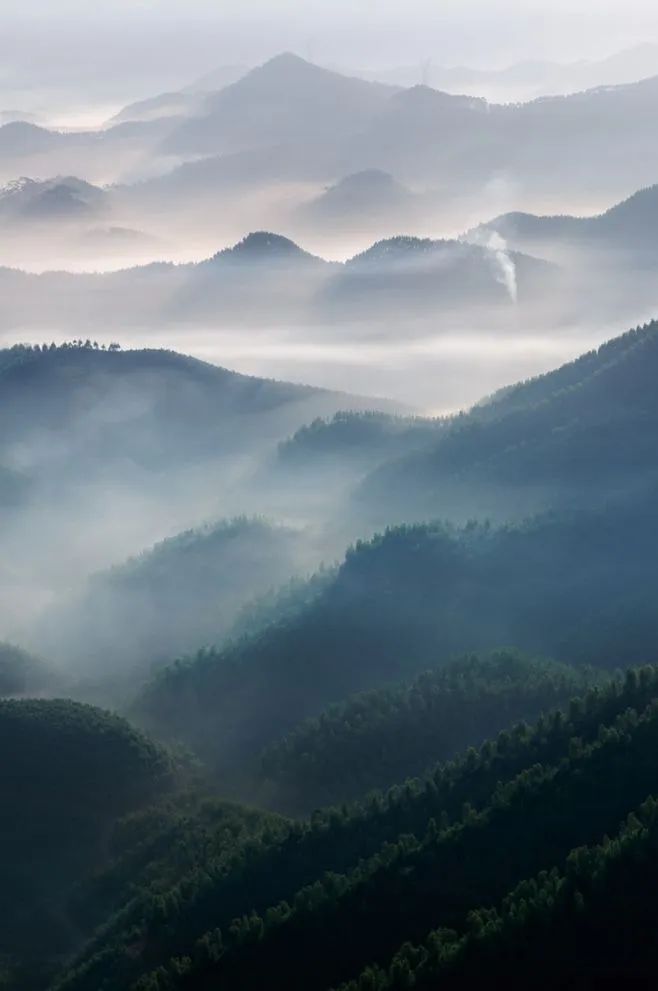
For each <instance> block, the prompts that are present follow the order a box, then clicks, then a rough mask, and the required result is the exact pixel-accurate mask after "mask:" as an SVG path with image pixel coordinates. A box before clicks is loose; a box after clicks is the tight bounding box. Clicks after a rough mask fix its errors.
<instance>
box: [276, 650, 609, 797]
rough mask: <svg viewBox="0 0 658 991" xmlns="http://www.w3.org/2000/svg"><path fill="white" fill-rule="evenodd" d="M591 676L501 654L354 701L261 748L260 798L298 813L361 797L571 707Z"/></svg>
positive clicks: (463, 662) (474, 658) (461, 663)
mask: <svg viewBox="0 0 658 991" xmlns="http://www.w3.org/2000/svg"><path fill="white" fill-rule="evenodd" d="M598 676H599V678H601V679H602V678H603V677H604V676H603V674H602V673H601V672H599V673H598ZM593 677H594V672H589V671H585V670H581V671H578V670H576V669H574V668H569V667H567V666H566V665H560V664H556V663H554V662H549V661H539V660H535V659H530V658H526V657H523V656H521V655H520V654H518V653H517V652H515V651H511V650H501V651H497V652H495V653H494V654H492V655H491V657H484V658H479V657H477V656H470V657H465V658H463V659H461V660H459V661H455V662H454V663H452V664H448V665H446V666H445V667H443V668H439V669H438V670H435V671H427V672H425V673H424V674H422V675H420V676H419V677H418V678H416V679H415V680H414V681H412V682H410V683H403V684H401V685H395V686H391V687H389V688H380V689H377V690H375V691H372V692H364V693H363V694H361V695H355V696H352V697H350V698H349V699H347V700H346V701H345V702H343V703H341V704H337V705H334V706H331V707H330V708H329V709H327V710H326V711H325V712H323V713H322V714H321V715H320V716H319V717H318V718H317V719H310V720H307V721H306V722H304V723H302V724H301V725H300V726H298V727H296V728H295V729H294V730H292V731H291V732H290V733H289V734H287V735H286V736H285V737H284V738H283V739H282V740H280V741H277V742H276V743H273V744H271V745H270V746H269V747H267V749H266V750H265V751H264V753H263V754H262V755H261V758H260V768H259V779H260V785H261V788H262V795H263V799H264V800H265V801H266V802H269V803H271V802H274V803H276V804H277V806H282V807H283V808H285V809H286V810H290V811H292V812H296V813H300V812H306V813H310V812H311V811H312V810H313V809H315V808H319V807H321V806H327V805H339V804H341V803H342V802H345V801H348V800H355V799H359V798H361V797H363V796H364V795H366V794H367V793H368V792H369V791H371V790H373V789H375V788H386V787H389V786H391V785H393V784H395V783H396V782H398V781H404V780H406V779H407V778H411V777H416V776H418V775H419V774H421V773H422V772H423V771H425V770H426V769H427V768H428V767H429V766H430V765H431V764H433V763H435V762H436V761H439V760H447V759H450V758H452V757H453V756H454V755H455V754H456V753H458V751H460V750H466V749H467V748H468V747H471V746H475V745H479V744H480V743H481V742H482V741H483V740H485V739H486V738H487V737H490V736H493V735H494V734H495V733H497V732H498V731H499V730H502V729H504V728H505V727H507V726H511V725H512V724H513V723H515V722H517V721H518V720H520V719H531V718H534V717H535V716H536V715H537V714H538V713H539V712H540V711H542V710H544V711H545V710H546V709H549V708H552V707H554V706H556V705H558V704H559V703H564V702H566V701H568V699H569V698H571V697H573V696H575V695H577V694H580V692H581V691H582V689H583V688H584V687H585V686H586V685H587V683H588V681H591V680H592V679H593Z"/></svg>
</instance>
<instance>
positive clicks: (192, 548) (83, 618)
mask: <svg viewBox="0 0 658 991" xmlns="http://www.w3.org/2000/svg"><path fill="white" fill-rule="evenodd" d="M305 564H306V556H305V548H304V544H303V540H302V536H301V534H299V533H297V532H296V531H294V530H292V529H291V528H289V527H283V526H274V525H271V524H268V523H267V522H266V521H265V520H259V519H247V518H240V519H235V520H228V521H222V522H220V523H216V524H209V525H207V526H205V527H198V528H197V529H194V530H188V531H185V532H184V533H181V534H178V535H177V536H176V537H171V538H169V539H168V540H165V541H162V542H161V543H159V544H157V545H156V546H155V547H153V548H152V549H150V550H148V551H145V552H144V553H143V554H141V555H140V556H139V557H135V558H132V559H130V560H129V561H127V562H125V563H124V564H123V565H117V566H116V567H115V568H112V569H110V570H109V571H106V572H103V573H101V574H97V575H94V576H92V578H91V579H90V580H89V582H88V583H87V585H86V588H85V591H84V592H83V593H82V594H81V595H80V596H78V597H77V598H75V599H73V601H70V602H67V603H64V604H58V606H57V608H55V609H51V610H50V611H49V612H48V613H47V614H46V615H45V616H44V617H43V618H42V620H41V622H40V624H39V635H40V639H41V640H43V641H44V642H46V643H47V642H49V641H50V642H51V643H54V644H56V649H57V651H56V652H57V657H58V658H59V660H60V662H61V663H62V664H65V665H66V667H67V669H68V670H69V671H70V670H71V669H72V668H74V669H75V672H76V674H77V676H78V677H82V678H87V679H96V680H98V681H100V683H101V684H105V685H106V686H107V682H108V678H107V675H106V674H105V673H104V672H105V670H106V668H107V666H108V665H111V671H112V675H111V680H113V681H115V683H116V682H117V681H118V680H121V681H123V682H124V683H125V682H127V683H128V686H129V688H130V689H133V690H134V685H135V684H138V683H139V681H140V679H141V678H145V677H147V675H148V673H149V672H150V671H152V670H153V669H155V668H156V667H158V666H162V665H163V664H164V663H166V662H170V661H172V660H174V659H175V658H176V657H177V656H178V655H180V654H184V653H186V652H194V651H195V650H197V649H198V648H199V646H200V645H202V644H204V643H214V644H217V643H220V642H221V641H222V640H223V639H224V638H225V637H226V635H227V633H228V631H229V630H230V629H231V625H232V623H233V621H234V620H235V619H236V618H237V616H238V614H239V613H240V611H241V609H243V607H244V604H245V603H247V602H250V601H251V600H252V599H254V598H256V597H259V596H262V595H264V594H265V593H267V592H269V591H270V590H271V589H274V588H278V587H280V586H281V585H283V584H284V583H285V582H287V581H289V580H290V579H291V578H292V577H293V576H294V575H295V574H296V573H297V571H298V570H301V571H304V569H305ZM90 654H91V655H92V656H93V658H94V661H93V663H92V661H91V658H90ZM106 690H107V689H106Z"/></svg>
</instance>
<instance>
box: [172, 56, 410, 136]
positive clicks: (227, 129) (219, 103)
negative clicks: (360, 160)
mask: <svg viewBox="0 0 658 991" xmlns="http://www.w3.org/2000/svg"><path fill="white" fill-rule="evenodd" d="M393 92H395V91H394V90H393V89H392V88H390V87H386V86H383V85H381V84H379V83H368V82H365V81H364V80H362V79H350V78H347V77H345V76H341V75H339V74H338V73H335V72H330V71H329V70H327V69H321V68H319V67H318V66H315V65H312V64H311V63H310V62H306V61H305V60H304V59H301V58H299V57H298V56H296V55H292V54H289V53H286V54H282V55H277V56H276V57H275V58H273V59H271V60H270V61H269V62H266V63H265V64H264V65H262V66H260V67H259V68H257V69H252V70H251V72H248V73H247V75H246V76H244V77H243V78H242V79H239V80H238V81H237V82H235V83H233V84H232V85H230V86H227V87H225V88H224V89H223V90H221V91H220V92H219V93H217V94H215V95H213V96H212V97H210V98H209V99H208V100H207V101H206V107H205V115H204V116H203V117H200V118H199V119H197V120H190V121H187V122H184V123H182V124H181V125H180V126H179V127H177V128H176V129H175V130H174V131H173V133H172V134H171V136H170V137H169V138H168V139H167V149H168V150H171V151H176V152H205V153H209V152H220V151H221V152H224V153H226V152H232V151H233V152H234V151H239V150H240V149H241V148H254V147H263V146H267V145H268V144H278V143H280V142H289V141H303V142H311V141H314V140H317V139H328V138H329V137H331V136H332V135H333V136H337V135H344V134H345V133H347V132H349V131H351V130H353V129H355V128H358V127H359V126H362V125H363V124H364V123H365V122H366V121H367V120H368V119H369V118H370V117H371V115H372V114H373V113H376V112H377V111H378V110H379V109H380V108H381V107H382V106H383V104H384V102H385V101H386V100H387V99H388V97H389V96H390V94H391V93H393Z"/></svg>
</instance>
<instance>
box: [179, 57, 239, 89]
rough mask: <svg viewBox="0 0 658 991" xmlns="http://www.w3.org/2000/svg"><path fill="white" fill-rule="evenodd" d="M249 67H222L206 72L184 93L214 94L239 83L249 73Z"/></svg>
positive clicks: (187, 87) (237, 65)
mask: <svg viewBox="0 0 658 991" xmlns="http://www.w3.org/2000/svg"><path fill="white" fill-rule="evenodd" d="M249 69H250V67H249V66H248V65H240V64H236V65H220V66H218V67H217V68H216V69H211V70H210V72H204V73H203V75H201V76H199V77H198V78H197V79H195V80H194V82H192V83H190V84H189V86H186V87H185V89H184V90H183V92H184V93H214V92H217V90H220V89H224V87H226V86H230V85H231V84H232V83H237V82H238V80H240V79H242V77H243V76H246V75H247V73H248V72H249Z"/></svg>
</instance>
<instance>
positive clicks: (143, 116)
mask: <svg viewBox="0 0 658 991" xmlns="http://www.w3.org/2000/svg"><path fill="white" fill-rule="evenodd" d="M202 109H203V99H202V98H200V97H199V96H198V95H197V94H195V93H183V92H177V93H176V92H174V93H160V94H158V96H151V97H148V98H147V99H145V100H137V101H136V102H135V103H129V104H128V105H127V106H125V107H123V109H122V110H120V111H119V113H118V114H115V115H114V117H112V118H111V119H110V120H109V121H108V123H109V124H110V126H112V125H114V124H124V123H125V122H126V121H148V120H158V119H159V118H161V117H192V116H195V115H197V114H198V113H199V112H200V111H201V110H202Z"/></svg>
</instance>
